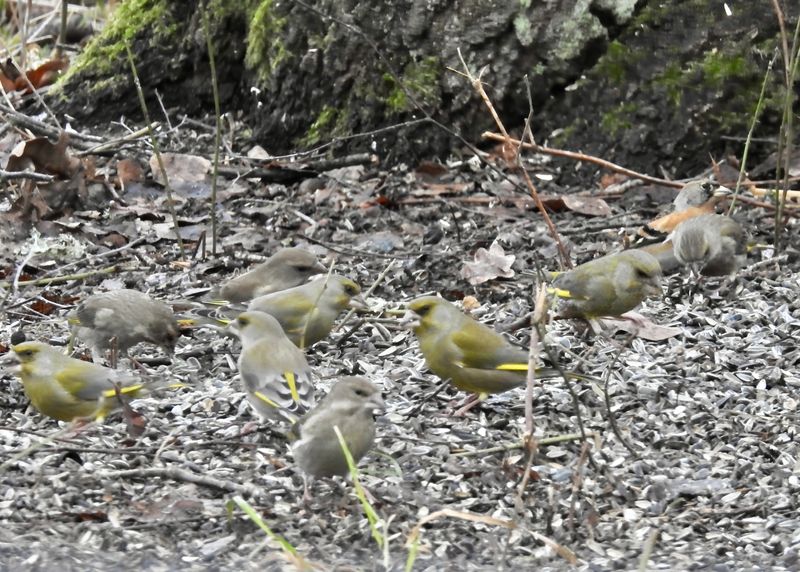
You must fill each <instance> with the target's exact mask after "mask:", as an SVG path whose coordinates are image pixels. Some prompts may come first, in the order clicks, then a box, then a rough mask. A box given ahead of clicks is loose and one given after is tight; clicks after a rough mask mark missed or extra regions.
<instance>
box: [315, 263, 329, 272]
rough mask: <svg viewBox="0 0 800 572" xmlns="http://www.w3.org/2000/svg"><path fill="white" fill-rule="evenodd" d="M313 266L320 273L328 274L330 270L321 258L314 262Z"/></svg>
mask: <svg viewBox="0 0 800 572" xmlns="http://www.w3.org/2000/svg"><path fill="white" fill-rule="evenodd" d="M312 268H313V269H314V270H316V271H317V273H318V274H326V273H327V272H328V269H327V268H325V265H324V264H323V263H322V262H320V261H319V260H318V261H317V263H316V264H314V266H313V267H312Z"/></svg>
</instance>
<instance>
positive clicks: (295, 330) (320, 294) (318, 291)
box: [247, 274, 365, 348]
mask: <svg viewBox="0 0 800 572" xmlns="http://www.w3.org/2000/svg"><path fill="white" fill-rule="evenodd" d="M364 306H365V304H364V302H363V300H362V298H361V288H360V287H359V285H358V284H356V283H355V282H354V281H352V280H350V279H349V278H346V277H344V276H339V275H337V274H332V275H330V276H318V277H316V278H314V279H313V280H311V281H310V282H308V283H306V284H303V285H302V286H296V287H294V288H289V289H288V290H283V291H281V292H275V293H274V294H267V295H266V296H259V297H258V298H255V299H254V300H252V301H251V302H250V304H249V305H248V307H247V310H248V311H253V310H255V311H258V312H265V313H267V314H270V315H271V316H273V317H274V318H275V319H276V320H278V322H279V323H280V325H281V327H282V328H283V331H284V332H286V335H287V336H288V338H289V339H290V340H292V343H294V344H295V345H296V346H297V347H299V348H307V347H309V346H312V345H314V344H315V343H317V342H318V341H320V340H321V339H324V338H325V337H327V336H328V334H330V333H331V330H332V329H333V324H334V322H335V321H336V318H337V316H339V314H340V313H341V312H342V311H343V310H346V309H347V308H350V307H364Z"/></svg>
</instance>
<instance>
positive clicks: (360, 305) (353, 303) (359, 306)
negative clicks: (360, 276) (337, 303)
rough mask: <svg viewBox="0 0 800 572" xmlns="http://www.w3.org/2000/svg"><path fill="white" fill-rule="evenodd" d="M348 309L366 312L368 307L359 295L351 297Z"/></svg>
mask: <svg viewBox="0 0 800 572" xmlns="http://www.w3.org/2000/svg"><path fill="white" fill-rule="evenodd" d="M350 307H351V308H355V309H356V310H368V309H369V306H368V305H367V301H366V300H364V297H363V296H362V295H361V294H359V295H358V296H353V297H352V298H350Z"/></svg>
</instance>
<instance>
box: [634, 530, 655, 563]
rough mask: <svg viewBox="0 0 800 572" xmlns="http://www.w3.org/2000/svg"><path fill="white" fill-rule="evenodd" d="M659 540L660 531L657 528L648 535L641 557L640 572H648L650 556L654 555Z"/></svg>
mask: <svg viewBox="0 0 800 572" xmlns="http://www.w3.org/2000/svg"><path fill="white" fill-rule="evenodd" d="M657 540H658V529H657V528H656V529H654V530H653V531H652V532H651V533H650V534H649V535H648V537H647V540H646V541H645V543H644V549H643V550H642V555H641V556H640V557H639V567H638V568H637V570H638V571H639V572H645V571H646V570H647V564H648V562H650V556H652V555H653V548H654V547H655V545H656V541H657Z"/></svg>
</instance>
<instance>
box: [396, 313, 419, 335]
mask: <svg viewBox="0 0 800 572" xmlns="http://www.w3.org/2000/svg"><path fill="white" fill-rule="evenodd" d="M421 325H422V322H420V319H419V314H417V313H416V312H414V311H413V310H406V313H405V314H403V317H402V318H400V327H402V328H404V329H406V330H413V329H415V328H419V327H420V326H421Z"/></svg>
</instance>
